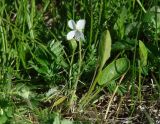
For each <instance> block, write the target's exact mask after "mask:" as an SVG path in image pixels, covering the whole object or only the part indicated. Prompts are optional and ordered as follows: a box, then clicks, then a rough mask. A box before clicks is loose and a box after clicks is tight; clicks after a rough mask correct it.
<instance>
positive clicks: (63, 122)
mask: <svg viewBox="0 0 160 124" xmlns="http://www.w3.org/2000/svg"><path fill="white" fill-rule="evenodd" d="M61 124H73V122H72V121H70V120H67V119H63V120H62V121H61Z"/></svg>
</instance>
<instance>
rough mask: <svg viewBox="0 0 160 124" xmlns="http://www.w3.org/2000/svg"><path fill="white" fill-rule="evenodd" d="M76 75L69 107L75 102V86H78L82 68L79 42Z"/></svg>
mask: <svg viewBox="0 0 160 124" xmlns="http://www.w3.org/2000/svg"><path fill="white" fill-rule="evenodd" d="M78 65H79V67H78V75H77V78H76V81H75V82H74V84H73V87H72V92H71V95H72V96H71V99H70V106H72V105H73V104H74V102H75V101H76V100H75V97H76V90H77V85H78V80H79V78H80V73H81V66H82V45H81V41H79V61H78Z"/></svg>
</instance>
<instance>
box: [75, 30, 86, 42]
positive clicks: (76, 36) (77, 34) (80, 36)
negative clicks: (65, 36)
mask: <svg viewBox="0 0 160 124" xmlns="http://www.w3.org/2000/svg"><path fill="white" fill-rule="evenodd" d="M75 39H76V40H77V41H80V40H83V41H84V40H85V39H84V35H83V33H82V32H80V31H76V33H75Z"/></svg>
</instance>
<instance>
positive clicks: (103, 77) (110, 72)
mask: <svg viewBox="0 0 160 124" xmlns="http://www.w3.org/2000/svg"><path fill="white" fill-rule="evenodd" d="M129 67H130V61H129V60H128V59H127V58H120V59H118V60H115V61H113V62H112V63H110V64H109V65H108V66H107V67H106V68H105V69H103V70H102V72H101V74H100V76H99V78H98V84H99V85H104V84H105V83H108V82H110V81H113V80H116V79H118V78H119V77H120V76H122V75H123V74H124V73H126V72H127V71H128V69H129Z"/></svg>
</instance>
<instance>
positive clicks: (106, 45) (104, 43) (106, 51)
mask: <svg viewBox="0 0 160 124" xmlns="http://www.w3.org/2000/svg"><path fill="white" fill-rule="evenodd" d="M110 52H111V36H110V33H109V31H108V30H106V31H104V32H103V33H102V37H101V41H100V44H99V61H100V68H101V69H102V68H103V66H104V64H105V63H106V61H107V60H108V58H109V57H110Z"/></svg>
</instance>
